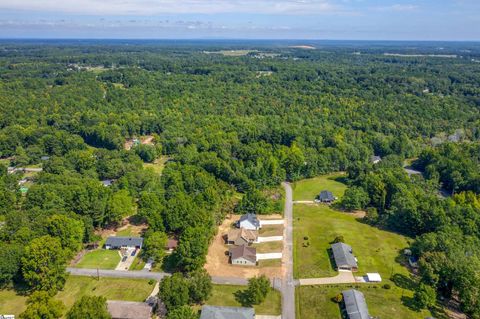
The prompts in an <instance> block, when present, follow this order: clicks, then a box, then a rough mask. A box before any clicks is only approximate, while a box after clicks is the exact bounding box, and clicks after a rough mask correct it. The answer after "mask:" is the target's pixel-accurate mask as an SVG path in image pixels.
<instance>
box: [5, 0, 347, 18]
mask: <svg viewBox="0 0 480 319" xmlns="http://www.w3.org/2000/svg"><path fill="white" fill-rule="evenodd" d="M337 2H338V1H337ZM1 9H8V10H29V11H42V12H45V11H48V12H62V13H70V14H88V15H146V16H148V15H156V14H188V13H192V14H199V13H200V14H216V13H260V14H321V13H332V12H341V11H343V10H344V8H343V7H342V6H341V5H337V4H334V3H332V2H331V0H60V1H59V0H0V10H1Z"/></svg>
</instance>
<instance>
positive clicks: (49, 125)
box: [0, 41, 480, 318]
mask: <svg viewBox="0 0 480 319" xmlns="http://www.w3.org/2000/svg"><path fill="white" fill-rule="evenodd" d="M440 46H442V47H440ZM246 47H247V48H248V50H245V48H246ZM239 48H242V49H243V51H241V54H231V53H237V52H238V51H232V50H237V49H239ZM229 53H230V54H229ZM385 53H391V54H385ZM395 54H397V55H395ZM402 54H403V55H402ZM408 54H414V56H405V55H408ZM423 54H425V55H423ZM435 55H437V56H435ZM478 61H480V46H478V45H476V44H451V45H448V44H438V45H436V44H428V45H423V46H422V45H420V44H401V43H400V44H392V43H374V44H372V45H368V46H367V45H365V44H358V43H350V44H346V43H329V44H326V45H319V46H317V49H316V50H305V49H299V48H292V47H289V46H288V45H285V44H283V45H282V44H281V43H271V44H259V43H250V44H245V43H234V44H228V43H214V42H212V43H201V44H199V43H182V44H178V43H155V42H145V43H142V42H132V43H118V42H112V43H108V42H105V43H95V42H85V43H75V42H70V43H68V42H66V43H61V42H54V41H52V42H45V43H41V44H40V43H29V42H22V43H20V42H2V43H0V110H1V113H0V115H1V116H0V159H1V162H0V241H1V242H0V285H2V286H8V285H12V284H21V285H22V286H25V287H27V289H29V290H31V291H35V290H42V291H48V292H52V293H54V292H56V291H57V290H58V289H61V288H62V286H63V284H64V282H65V267H66V262H67V261H68V260H69V259H71V258H72V257H73V256H74V255H75V254H76V253H77V252H78V251H79V250H80V249H81V248H82V247H83V245H86V244H89V243H92V242H95V241H97V240H98V238H97V235H95V232H94V231H95V229H101V228H104V227H109V226H111V225H112V224H115V223H119V222H120V221H121V220H122V219H123V218H125V217H127V216H135V217H136V218H137V219H138V220H141V221H143V222H145V223H147V224H148V226H149V230H148V231H147V233H146V234H145V236H146V238H147V239H148V237H149V236H157V235H158V233H165V234H174V235H175V236H177V237H178V238H180V241H179V247H178V249H177V250H176V251H175V253H174V254H172V256H170V257H169V258H168V259H169V260H168V261H169V263H168V264H169V267H171V268H172V269H174V270H178V271H182V272H193V271H196V270H198V269H200V268H201V267H202V266H203V264H204V262H205V255H206V252H207V249H208V244H209V241H210V240H211V238H212V236H213V234H214V232H215V225H217V224H218V223H219V222H221V221H222V220H223V218H224V216H225V214H226V213H227V212H230V211H232V209H234V210H235V211H237V212H250V211H254V212H257V213H264V212H269V211H273V210H275V209H276V208H278V207H277V206H275V204H274V203H272V202H271V198H269V197H268V196H265V190H268V189H271V188H274V187H278V185H279V184H280V182H282V181H284V180H290V181H294V180H298V179H301V178H306V177H312V176H316V175H319V174H324V173H328V172H333V171H346V172H347V173H348V178H347V179H348V183H349V184H350V186H351V187H350V188H349V190H348V191H347V194H346V195H345V198H344V199H343V202H342V203H341V204H342V205H343V206H344V208H345V209H366V210H367V212H368V213H367V217H366V219H367V220H368V222H369V223H372V224H374V225H376V226H378V227H384V228H389V229H392V230H395V231H398V232H401V233H404V234H406V235H409V236H412V237H413V238H415V240H414V242H413V244H412V250H413V252H414V254H415V255H416V256H417V257H419V258H420V259H419V260H420V262H419V263H420V272H421V276H422V282H423V283H424V284H425V285H428V286H431V287H433V288H435V290H436V291H437V293H438V294H439V296H440V295H441V296H443V297H448V298H458V300H459V301H460V303H461V306H462V309H463V310H464V311H465V312H466V313H468V314H469V315H471V316H472V317H473V318H480V288H479V287H480V271H479V269H480V249H479V247H480V245H479V244H480V155H479V154H480V152H479V151H480V130H479V128H480V85H479V84H480V63H478ZM146 135H151V136H153V141H154V143H153V144H152V145H143V144H142V145H138V146H134V147H133V148H132V149H131V150H126V149H125V147H124V144H125V141H126V140H127V139H131V138H139V137H141V136H146ZM373 155H377V156H381V157H382V161H381V162H380V163H378V164H372V163H371V156H373ZM160 156H162V157H164V158H168V161H167V163H166V166H165V169H164V170H163V173H162V175H161V177H160V176H159V174H157V173H156V172H155V171H154V170H152V169H148V168H144V165H143V164H144V163H145V162H152V161H154V160H155V159H156V158H159V157H160ZM412 158H415V159H416V160H414V161H413V163H412V166H413V168H415V169H417V170H419V171H421V172H422V173H423V174H422V175H418V174H414V175H412V176H409V175H408V174H407V172H406V171H405V170H404V168H403V165H404V161H405V160H406V159H412ZM39 166H41V167H42V168H43V171H42V172H40V173H39V174H38V175H36V176H35V177H34V178H33V179H32V185H31V186H30V187H29V189H28V192H26V193H25V192H22V191H21V186H20V185H21V180H22V178H23V177H22V176H23V175H22V172H13V173H12V167H15V168H24V167H39ZM8 167H11V168H10V169H9V168H8ZM103 180H114V181H115V182H114V183H113V184H112V186H110V187H105V186H104V185H102V183H101V181H103ZM239 194H244V196H243V197H242V196H239ZM240 197H242V199H241V200H239V199H238V198H240ZM44 263H47V264H49V265H51V266H50V267H43V266H42V265H43V264H44Z"/></svg>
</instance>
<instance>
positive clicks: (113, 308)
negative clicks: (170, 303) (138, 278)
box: [107, 300, 152, 319]
mask: <svg viewBox="0 0 480 319" xmlns="http://www.w3.org/2000/svg"><path fill="white" fill-rule="evenodd" d="M107 308H108V312H109V313H110V315H111V316H112V319H150V318H151V316H152V307H151V306H149V305H148V304H146V303H144V302H133V301H117V300H108V301H107Z"/></svg>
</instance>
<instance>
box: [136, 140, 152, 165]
mask: <svg viewBox="0 0 480 319" xmlns="http://www.w3.org/2000/svg"><path fill="white" fill-rule="evenodd" d="M134 150H135V153H137V155H138V156H140V158H141V159H142V160H144V161H145V162H147V163H151V162H153V161H154V160H155V159H156V158H157V156H158V154H157V149H156V147H155V146H153V145H146V144H140V145H138V146H136V147H135V148H134Z"/></svg>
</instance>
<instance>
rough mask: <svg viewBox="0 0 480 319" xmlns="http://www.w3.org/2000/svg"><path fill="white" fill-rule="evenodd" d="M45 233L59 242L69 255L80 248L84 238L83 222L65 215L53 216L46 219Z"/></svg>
mask: <svg viewBox="0 0 480 319" xmlns="http://www.w3.org/2000/svg"><path fill="white" fill-rule="evenodd" d="M47 231H48V233H49V234H50V235H51V236H52V237H56V238H58V239H59V240H60V243H61V244H62V247H63V248H64V249H66V250H68V251H70V252H71V253H75V252H77V251H78V250H79V249H80V248H81V247H82V241H83V236H84V232H85V231H84V226H83V222H82V221H81V220H78V219H73V218H69V217H67V216H65V215H53V216H51V217H49V218H48V219H47Z"/></svg>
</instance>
